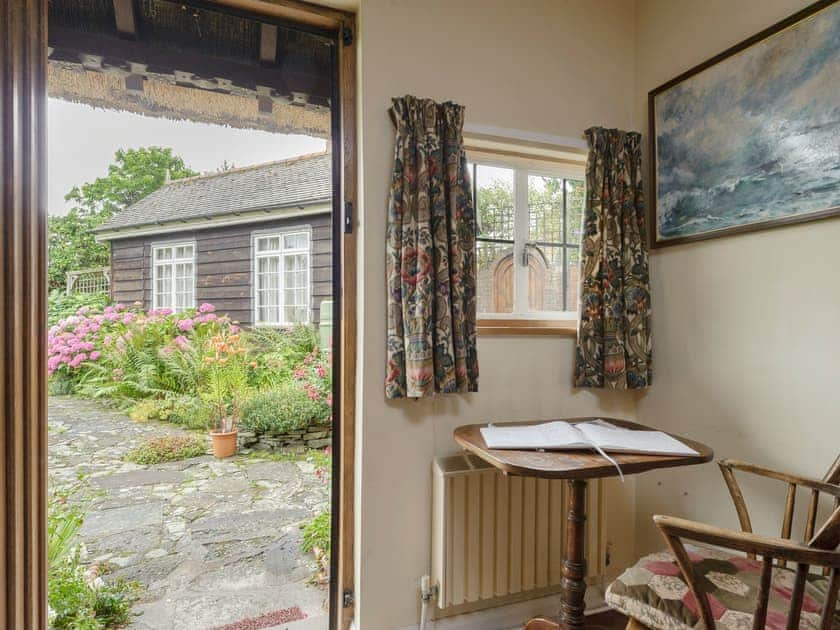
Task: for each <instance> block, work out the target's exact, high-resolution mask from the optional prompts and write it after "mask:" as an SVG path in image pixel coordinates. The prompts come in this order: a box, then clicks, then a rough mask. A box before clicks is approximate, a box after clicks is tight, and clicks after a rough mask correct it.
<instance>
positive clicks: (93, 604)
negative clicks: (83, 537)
mask: <svg viewBox="0 0 840 630" xmlns="http://www.w3.org/2000/svg"><path fill="white" fill-rule="evenodd" d="M73 492H74V490H73V489H69V490H64V491H53V492H51V493H50V496H49V505H48V512H47V562H48V565H49V575H48V585H49V595H48V599H49V606H50V627H51V628H54V629H55V630H102V629H104V628H116V627H119V626H123V625H125V624H127V623H128V622H129V620H130V615H131V605H132V604H133V602H134V601H135V600H136V599H137V591H138V587H137V585H136V584H134V583H129V582H126V581H124V580H121V579H118V580H115V581H114V582H112V583H110V584H109V583H106V582H105V581H103V580H102V578H100V577H99V570H98V567H96V566H92V567H86V566H85V565H84V564H82V550H81V547H80V546H78V545H76V544H75V538H76V534H77V533H78V531H79V529H80V528H81V526H82V523H83V522H84V511H83V510H82V508H81V507H79V506H78V505H75V504H73V503H72V502H71V501H70V498H71V495H72V493H73Z"/></svg>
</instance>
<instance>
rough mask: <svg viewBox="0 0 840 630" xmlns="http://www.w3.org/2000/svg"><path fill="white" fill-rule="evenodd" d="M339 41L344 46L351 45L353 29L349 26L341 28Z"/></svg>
mask: <svg viewBox="0 0 840 630" xmlns="http://www.w3.org/2000/svg"><path fill="white" fill-rule="evenodd" d="M341 43H342V44H344V45H345V46H352V45H353V29H352V28H350V27H349V26H345V27H344V28H342V29H341Z"/></svg>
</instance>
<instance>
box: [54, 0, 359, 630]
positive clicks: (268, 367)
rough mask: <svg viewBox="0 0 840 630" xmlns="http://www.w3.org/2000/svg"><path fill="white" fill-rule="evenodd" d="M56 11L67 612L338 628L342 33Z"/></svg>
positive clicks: (57, 583) (76, 619) (135, 623)
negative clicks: (334, 548) (339, 103)
mask: <svg viewBox="0 0 840 630" xmlns="http://www.w3.org/2000/svg"><path fill="white" fill-rule="evenodd" d="M49 10H50V13H49V17H50V27H49V46H50V48H49V55H50V56H49V62H48V75H47V76H48V82H47V87H48V92H49V95H50V100H49V102H48V114H49V117H50V136H49V144H48V147H49V149H48V155H49V160H50V180H49V191H48V198H49V211H50V220H49V259H48V265H47V274H48V286H49V288H50V296H49V301H48V316H49V325H50V330H49V338H48V357H47V368H48V370H49V374H50V377H49V387H50V398H49V404H48V409H49V425H48V441H49V449H48V453H49V469H48V473H49V490H48V511H49V514H48V516H49V545H48V554H49V556H50V562H51V568H50V572H49V591H50V592H49V597H50V605H51V609H50V614H51V615H52V618H51V623H52V624H53V625H54V626H55V627H68V628H69V627H93V628H97V627H116V626H118V625H120V624H123V625H125V624H126V623H127V624H129V625H130V626H131V627H136V628H196V629H199V628H201V629H204V628H231V629H234V628H245V627H248V628H257V627H274V626H277V625H279V624H284V626H283V627H287V626H288V627H294V626H292V625H291V624H293V623H298V624H299V627H301V628H303V627H306V628H326V627H328V626H329V625H330V621H331V619H332V620H333V621H334V620H335V618H336V614H337V611H336V610H335V608H336V607H335V606H334V605H331V602H336V601H337V600H338V597H337V592H338V587H337V585H338V581H337V576H336V571H335V567H336V565H337V558H336V555H335V554H332V555H331V554H330V548H331V546H334V545H333V542H334V541H336V540H337V539H338V531H337V528H336V527H335V524H336V523H337V521H338V512H339V511H340V510H339V505H340V501H341V496H340V494H339V492H338V488H339V487H340V484H339V476H340V475H339V474H336V473H341V467H340V466H339V463H338V462H339V453H340V448H337V447H340V445H341V444H342V437H343V435H342V433H343V431H344V429H343V425H342V424H341V423H340V422H339V419H340V418H341V414H340V412H339V403H340V402H341V399H342V395H341V391H342V390H341V388H340V385H341V384H344V385H345V387H346V383H347V380H346V376H345V377H344V378H343V377H342V376H343V375H342V370H341V367H342V355H343V353H342V350H344V349H345V348H344V347H343V346H342V343H341V339H342V335H341V330H342V327H343V326H344V318H343V317H342V312H343V309H342V304H341V299H342V291H340V290H337V288H339V287H341V285H342V283H343V280H344V278H345V276H344V275H343V269H342V265H341V262H342V255H341V252H342V247H343V246H346V242H345V241H343V237H344V222H345V221H344V220H342V218H341V217H339V215H338V208H339V207H341V206H340V205H339V203H338V202H339V200H340V198H341V197H340V194H339V193H338V192H337V187H338V183H339V182H340V178H337V177H336V175H337V173H340V172H341V169H340V161H341V157H340V154H341V152H340V151H337V150H336V147H341V146H342V145H341V143H340V142H339V139H338V137H337V134H338V133H339V131H340V129H341V124H340V121H339V112H338V111H337V110H336V103H337V98H336V97H337V94H338V80H337V79H338V76H339V69H338V67H337V61H338V54H337V53H338V50H337V47H338V45H339V42H338V35H339V34H338V33H336V32H332V31H328V30H327V31H325V30H323V29H318V28H311V27H306V28H303V27H301V26H299V25H295V24H290V23H288V22H285V21H278V20H271V19H266V18H264V17H259V18H257V17H255V16H253V15H245V14H233V13H230V12H226V11H220V10H218V8H216V7H213V6H210V5H205V4H197V3H196V4H193V3H184V2H170V1H169V0H142V1H132V0H114V1H113V2H111V1H109V2H91V1H88V0H53V2H51V3H50V5H49ZM342 35H343V36H344V38H346V32H345V33H342ZM344 219H347V217H344ZM350 227H352V219H351V223H350ZM351 356H352V353H351ZM208 431H209V433H210V437H209V438H208V435H207V434H208ZM226 449H227V451H226ZM331 479H332V483H331V482H330V480H331ZM351 599H352V598H351ZM81 620H86V621H85V622H84V623H90V624H91V625H90V626H85V625H83V622H82V621H81ZM80 624H81V625H80Z"/></svg>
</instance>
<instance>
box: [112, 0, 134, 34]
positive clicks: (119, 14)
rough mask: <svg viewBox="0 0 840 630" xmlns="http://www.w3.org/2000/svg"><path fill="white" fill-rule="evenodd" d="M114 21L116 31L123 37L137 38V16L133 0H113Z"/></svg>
mask: <svg viewBox="0 0 840 630" xmlns="http://www.w3.org/2000/svg"><path fill="white" fill-rule="evenodd" d="M114 21H115V22H116V23H117V32H118V33H119V34H120V35H122V36H123V37H128V38H129V39H137V17H136V14H135V12H134V0H114Z"/></svg>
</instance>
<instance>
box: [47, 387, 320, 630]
mask: <svg viewBox="0 0 840 630" xmlns="http://www.w3.org/2000/svg"><path fill="white" fill-rule="evenodd" d="M49 403H50V404H49V471H50V477H51V480H52V483H54V484H68V483H75V482H76V478H77V475H78V474H80V473H82V474H84V475H88V477H87V479H86V482H85V491H84V494H85V495H86V496H85V499H84V500H85V501H86V503H87V504H86V510H87V518H86V520H85V523H84V525H83V528H82V531H81V538H82V542H84V544H85V546H86V547H87V553H88V559H89V560H90V561H91V562H98V563H103V564H106V565H108V566H109V567H111V568H112V575H115V576H123V577H125V578H128V579H133V580H138V581H139V582H140V583H141V584H142V585H143V587H144V591H143V595H142V599H141V601H140V602H139V603H138V605H136V606H135V610H136V612H138V613H142V614H140V615H139V616H138V617H136V619H135V621H134V623H133V624H132V627H133V628H137V629H142V630H149V629H152V628H154V629H156V630H157V629H169V628H177V629H178V630H206V629H207V628H211V627H213V626H216V625H220V624H226V623H233V622H235V621H239V620H241V619H243V618H244V617H249V616H250V617H253V616H257V615H259V614H262V613H267V612H271V611H276V610H278V609H282V608H290V607H293V606H299V607H300V608H301V609H302V610H303V611H304V613H306V615H307V619H306V620H305V621H301V622H296V623H290V624H284V625H283V626H282V627H283V628H289V630H293V629H297V628H301V629H303V628H304V627H305V628H306V629H307V630H309V629H310V628H312V629H316V628H317V629H320V628H326V627H327V625H328V624H327V611H326V608H325V601H326V598H327V589H326V588H325V587H322V586H317V585H313V584H312V583H311V581H312V576H313V575H314V574H315V571H316V566H315V562H314V560H313V558H312V557H311V555H310V554H304V553H303V552H302V551H301V550H300V542H301V532H300V523H301V522H302V521H304V520H306V519H308V518H310V517H311V516H314V515H315V514H318V513H319V512H321V511H322V510H323V509H325V508H326V507H327V506H328V505H329V497H330V488H329V484H328V483H327V482H326V481H325V479H326V478H324V479H321V478H319V477H318V476H317V475H316V474H315V466H314V464H312V463H311V462H309V461H305V460H304V461H277V460H273V459H265V458H262V459H261V458H260V457H259V456H257V455H237V456H236V457H233V458H230V459H227V460H216V459H215V458H213V457H212V456H205V457H199V458H194V459H189V460H184V461H179V462H172V463H167V464H157V465H151V466H142V465H137V464H131V463H126V462H124V461H123V458H124V457H125V455H126V453H127V452H128V451H129V450H131V449H132V448H133V447H134V446H136V445H138V444H139V443H140V442H141V441H143V440H144V439H146V438H149V437H156V436H162V435H179V434H184V433H185V432H184V431H182V430H180V429H179V428H178V427H176V426H175V425H170V424H167V423H157V422H145V423H138V422H133V421H132V420H130V419H129V418H128V417H127V416H125V415H124V414H122V413H118V412H114V411H111V410H108V409H105V408H104V407H102V406H101V405H99V404H97V403H95V402H92V401H88V400H82V399H78V398H72V397H52V398H50V401H49ZM106 579H107V578H106Z"/></svg>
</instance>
